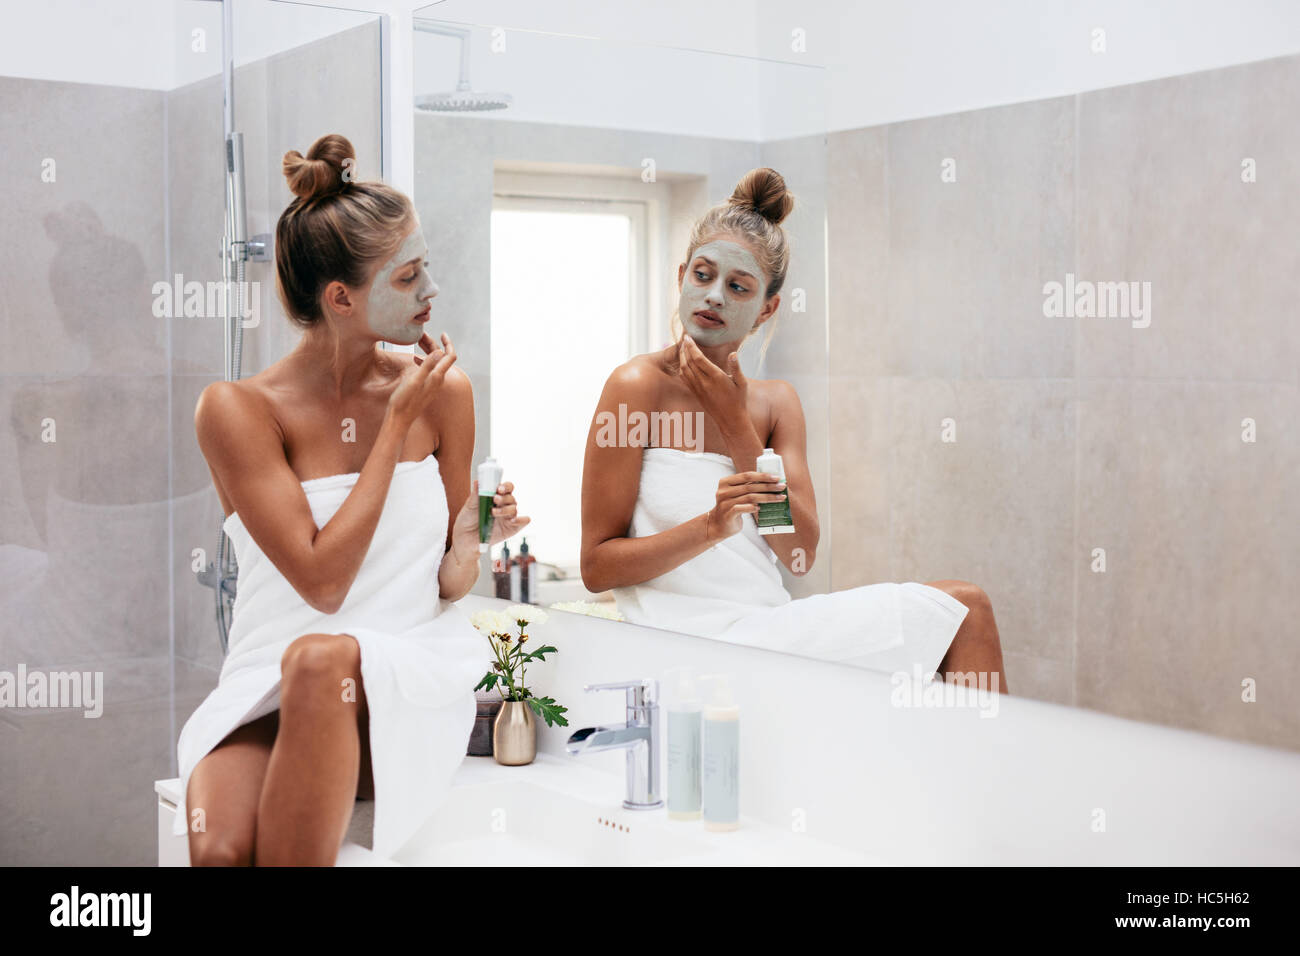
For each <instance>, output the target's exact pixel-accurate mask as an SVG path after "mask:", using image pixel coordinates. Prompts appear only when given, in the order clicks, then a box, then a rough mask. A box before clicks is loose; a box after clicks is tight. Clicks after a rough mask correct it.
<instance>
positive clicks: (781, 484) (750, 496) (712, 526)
mask: <svg viewBox="0 0 1300 956" xmlns="http://www.w3.org/2000/svg"><path fill="white" fill-rule="evenodd" d="M715 498H716V500H717V504H715V505H714V506H713V510H712V511H710V512H709V517H708V524H707V526H706V528H705V531H704V537H705V539H706V540H707V541H708V542H709V544H716V543H717V542H719V541H721V540H723V539H724V538H729V537H731V536H732V535H733V534H735V533H736V532H738V531H739V530H740V529H741V526H742V525H743V524H744V517H745V514H746V513H749V514H757V513H758V506H759V504H760V503H762V502H767V501H784V500H785V481H783V480H782V478H781V476H780V475H769V474H767V473H766V472H763V471H742V472H739V473H738V474H734V475H727V476H726V477H725V478H723V479H722V480H720V481H719V482H718V490H717V493H716V495H715Z"/></svg>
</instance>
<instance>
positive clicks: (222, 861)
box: [190, 832, 253, 866]
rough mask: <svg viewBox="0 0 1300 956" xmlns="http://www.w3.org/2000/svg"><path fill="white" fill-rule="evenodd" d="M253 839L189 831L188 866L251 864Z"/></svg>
mask: <svg viewBox="0 0 1300 956" xmlns="http://www.w3.org/2000/svg"><path fill="white" fill-rule="evenodd" d="M252 865H253V841H252V840H237V839H233V838H231V837H227V836H224V835H222V834H219V833H193V832H191V833H190V866H252Z"/></svg>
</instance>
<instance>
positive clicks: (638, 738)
mask: <svg viewBox="0 0 1300 956" xmlns="http://www.w3.org/2000/svg"><path fill="white" fill-rule="evenodd" d="M582 689H583V690H585V691H593V690H625V691H627V723H626V724H611V725H609V726H604V727H583V728H582V729H581V730H577V731H574V732H573V734H572V735H571V736H570V737H569V741H568V743H566V744H565V745H564V749H565V750H567V751H568V752H569V753H571V754H573V755H575V756H576V755H578V754H582V753H596V752H597V751H601V750H618V749H620V748H621V749H624V750H626V751H627V799H625V800H624V801H623V806H624V807H626V808H627V809H629V810H656V809H658V808H659V807H662V806H663V805H664V801H663V799H662V798H661V797H660V796H659V786H660V780H659V682H658V681H657V680H655V679H654V678H652V677H646V678H644V679H642V680H634V681H623V682H620V683H616V684H585V685H583V688H582Z"/></svg>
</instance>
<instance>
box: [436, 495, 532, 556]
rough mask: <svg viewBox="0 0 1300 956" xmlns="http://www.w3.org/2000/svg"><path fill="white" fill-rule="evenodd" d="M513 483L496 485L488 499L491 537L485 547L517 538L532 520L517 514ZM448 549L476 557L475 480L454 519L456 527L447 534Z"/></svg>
mask: <svg viewBox="0 0 1300 956" xmlns="http://www.w3.org/2000/svg"><path fill="white" fill-rule="evenodd" d="M514 490H515V486H514V483H513V482H509V481H503V482H502V483H501V484H499V485H497V490H496V493H495V494H494V495H493V496H492V537H491V538H490V539H489V540H488V545H489V546H491V545H494V544H497V543H499V542H501V541H505V540H506V539H507V538H510V537H513V536H514V535H516V534H518V533H519V532H520V531H521V530H522V529H523V527H524V526H525V525H527V524H528V522H530V521H531V520H533V519H532V518H529V517H526V516H525V515H521V514H519V513H518V510H519V509H518V504H517V502H516V501H515V496H514V494H513V492H514ZM451 542H452V543H451V546H452V548H453V549H454V550H456V551H458V552H460V553H461V554H464V555H468V554H469V553H470V552H471V551H472V552H474V554H475V555H476V560H477V554H478V546H479V540H478V479H477V478H475V479H474V480H473V481H472V482H471V483H470V491H469V497H468V498H466V499H465V504H464V506H463V507H462V508H461V509H460V513H459V514H458V515H456V524H455V527H454V528H453V529H452V533H451Z"/></svg>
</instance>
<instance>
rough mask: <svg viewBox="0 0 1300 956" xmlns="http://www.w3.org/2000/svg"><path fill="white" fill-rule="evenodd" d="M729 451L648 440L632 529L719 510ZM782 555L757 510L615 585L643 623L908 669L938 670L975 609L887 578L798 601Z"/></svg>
mask: <svg viewBox="0 0 1300 956" xmlns="http://www.w3.org/2000/svg"><path fill="white" fill-rule="evenodd" d="M735 471H736V469H735V466H734V464H733V462H732V460H731V459H730V458H729V457H727V456H726V455H718V454H714V453H712V452H687V451H681V450H680V449H675V448H647V449H645V451H644V452H643V453H642V458H641V483H640V488H639V490H638V492H637V501H636V505H635V507H634V509H633V513H632V523H631V526H630V527H629V529H628V536H629V537H633V538H640V537H646V536H648V535H652V534H657V533H659V532H661V531H666V530H668V529H669V528H673V527H676V526H677V525H679V524H682V523H683V522H685V521H689V520H690V519H692V518H694V517H696V516H697V515H699V514H701V513H702V512H705V511H708V510H710V509H711V508H712V507H713V506H714V504H715V503H716V500H715V494H716V492H717V488H718V482H719V480H721V479H722V478H723V477H725V476H726V475H732V474H735ZM779 563H780V559H779V558H777V556H776V554H775V553H774V552H773V551H772V549H771V548H770V547H768V545H767V543H766V541H765V540H764V539H763V536H762V535H760V534H759V533H758V525H757V524H755V523H754V519H753V517H752V516H750V515H746V516H745V517H744V524H743V527H742V530H741V531H740V532H739V533H738V534H734V535H732V536H731V537H729V538H726V539H724V540H723V541H721V542H719V543H718V544H716V545H714V546H713V547H712V548H710V549H708V550H707V551H704V552H702V553H701V554H699V555H697V556H696V557H694V558H692V559H691V560H689V561H687V562H685V563H683V564H681V565H679V566H678V567H676V568H673V569H672V570H671V571H668V572H666V573H665V574H661V575H659V576H658V577H655V578H651V579H650V580H648V581H645V582H643V583H642V584H639V585H636V586H634V587H627V588H615V589H614V598H615V600H616V601H617V602H618V607H619V610H620V611H622V612H623V615H624V616H625V617H626V618H627V619H628V620H629V621H632V622H633V623H636V624H645V625H648V626H650V627H660V628H667V629H669V630H674V631H680V632H682V633H686V634H695V635H699V636H701V637H711V638H716V639H718V640H722V641H727V642H729V643H732V644H745V645H749V646H751V647H762V648H767V649H770V650H778V651H786V652H789V653H794V654H801V655H805V656H808V657H816V658H819V659H821V660H830V661H836V662H839V663H844V664H850V665H854V666H859V667H869V668H871V669H873V670H882V671H886V672H890V673H893V672H896V671H904V672H907V673H908V674H911V673H912V672H913V669H914V668H916V667H919V668H920V670H921V673H922V674H925V675H928V674H930V673H931V672H932V671H934V670H935V669H936V668H937V667H938V666H939V663H940V661H942V660H943V656H944V654H946V653H947V651H948V647H949V646H950V645H951V644H952V639H953V637H954V636H955V635H956V633H957V629H958V628H959V627H960V626H961V622H962V621H963V620H964V619H965V617H966V613H967V610H968V608H967V607H966V605H964V604H962V603H961V602H960V601H958V600H957V599H956V598H954V597H952V596H951V595H950V594H948V593H947V592H945V591H941V590H939V589H938V588H934V587H930V586H928V585H925V584H921V583H919V582H916V581H908V582H906V583H903V584H895V583H882V584H870V585H865V586H863V587H857V588H850V589H848V590H844V591H834V592H831V593H830V594H815V595H812V596H810V597H805V598H799V599H798V600H792V599H791V597H790V592H789V591H787V590H786V589H785V585H784V584H782V582H781V572H780V570H779V569H778V565H779Z"/></svg>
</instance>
